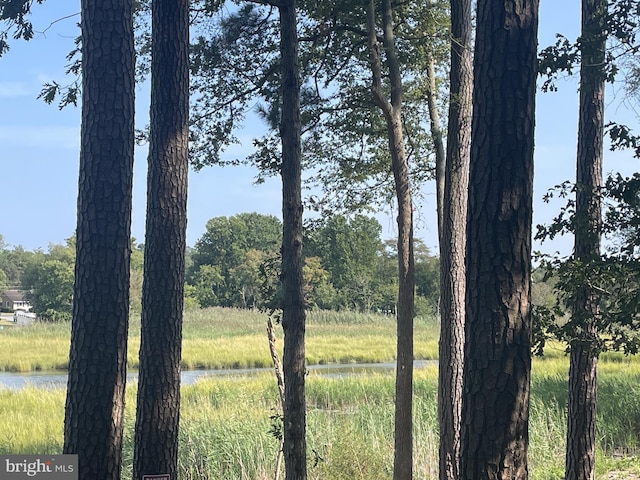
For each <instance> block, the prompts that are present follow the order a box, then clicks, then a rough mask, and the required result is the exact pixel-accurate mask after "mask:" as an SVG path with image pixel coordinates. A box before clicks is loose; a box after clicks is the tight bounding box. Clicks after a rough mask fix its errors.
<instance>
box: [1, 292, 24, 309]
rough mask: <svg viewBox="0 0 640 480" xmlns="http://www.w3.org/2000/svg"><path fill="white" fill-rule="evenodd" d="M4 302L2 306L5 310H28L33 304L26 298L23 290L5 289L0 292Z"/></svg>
mask: <svg viewBox="0 0 640 480" xmlns="http://www.w3.org/2000/svg"><path fill="white" fill-rule="evenodd" d="M0 299H1V301H2V303H1V304H0V307H1V308H2V310H4V311H16V310H23V311H25V312H28V311H29V310H31V304H30V303H29V302H28V301H27V299H26V298H25V294H24V292H23V291H21V290H5V291H4V292H2V293H0Z"/></svg>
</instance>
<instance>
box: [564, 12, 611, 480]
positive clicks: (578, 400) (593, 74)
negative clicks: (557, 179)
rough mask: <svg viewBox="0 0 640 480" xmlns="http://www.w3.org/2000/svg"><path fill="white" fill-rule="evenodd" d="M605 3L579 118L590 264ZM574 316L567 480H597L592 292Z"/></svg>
mask: <svg viewBox="0 0 640 480" xmlns="http://www.w3.org/2000/svg"><path fill="white" fill-rule="evenodd" d="M606 14H607V1H606V0H583V1H582V40H583V41H582V46H581V55H582V59H581V66H580V106H579V109H580V112H579V125H578V155H577V164H576V187H577V188H576V216H575V218H576V220H577V222H578V223H577V225H576V229H575V245H574V255H575V258H576V260H578V261H581V262H584V263H589V262H591V261H593V260H596V259H598V258H599V257H600V236H601V235H600V232H601V202H600V190H601V188H602V160H603V138H604V87H605V85H604V83H605V76H604V72H603V67H604V63H605V48H606V34H605V32H604V26H603V22H604V17H605V15H606ZM572 315H574V317H577V319H584V325H583V326H584V328H583V329H581V332H580V335H577V336H576V338H575V339H574V340H573V341H572V342H571V345H570V348H571V353H570V360H569V396H568V414H567V455H566V472H565V473H566V478H567V479H568V480H574V479H575V480H592V479H593V478H595V444H596V390H597V362H598V351H597V344H596V342H597V334H598V332H597V328H596V325H595V321H596V317H597V315H598V297H597V294H596V292H594V291H593V290H591V289H590V288H589V287H588V286H586V285H585V286H584V289H583V290H582V291H580V292H579V293H578V295H577V298H576V302H575V304H574V305H573V312H572Z"/></svg>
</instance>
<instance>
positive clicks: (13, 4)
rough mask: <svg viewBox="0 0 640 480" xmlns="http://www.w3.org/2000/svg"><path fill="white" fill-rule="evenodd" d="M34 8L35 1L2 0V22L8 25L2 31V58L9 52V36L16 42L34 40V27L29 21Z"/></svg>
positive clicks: (0, 34) (0, 43)
mask: <svg viewBox="0 0 640 480" xmlns="http://www.w3.org/2000/svg"><path fill="white" fill-rule="evenodd" d="M36 1H37V3H42V2H44V0H36ZM32 6H33V0H0V22H2V23H3V24H5V25H6V28H5V29H4V30H0V57H1V56H2V55H4V54H5V53H7V52H8V51H9V43H8V41H7V40H8V38H9V35H11V36H12V38H14V39H15V40H18V39H23V40H31V39H32V38H33V33H34V32H33V25H32V24H31V22H30V21H29V14H30V13H31V7H32Z"/></svg>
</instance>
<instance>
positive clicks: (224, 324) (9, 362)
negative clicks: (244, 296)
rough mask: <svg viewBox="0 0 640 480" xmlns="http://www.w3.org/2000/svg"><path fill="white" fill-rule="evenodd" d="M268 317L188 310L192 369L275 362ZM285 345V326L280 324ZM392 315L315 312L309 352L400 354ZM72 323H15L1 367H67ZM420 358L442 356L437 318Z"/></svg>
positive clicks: (186, 335)
mask: <svg viewBox="0 0 640 480" xmlns="http://www.w3.org/2000/svg"><path fill="white" fill-rule="evenodd" d="M266 320H267V315H266V314H265V313H261V312H258V311H254V310H239V309H231V308H209V309H204V310H192V311H187V312H185V317H184V328H183V344H182V366H183V368H184V369H228V368H255V367H267V366H270V365H271V357H270V355H269V347H268V344H267V336H266ZM277 334H278V336H279V337H280V341H279V344H280V350H281V349H282V341H281V337H282V330H281V329H280V328H277ZM395 334H396V322H395V318H394V317H392V316H386V315H378V314H365V313H357V312H310V313H309V315H308V322H307V338H306V353H307V362H308V363H309V364H312V365H315V364H328V363H376V362H388V361H392V360H394V359H395V358H396V353H395V352H396V340H395ZM69 341H70V324H69V323H64V324H35V325H32V326H29V327H18V326H11V327H5V328H3V329H2V330H0V342H1V343H2V345H3V347H4V348H2V349H0V371H10V372H28V371H35V370H66V369H67V367H68V356H69ZM128 342H129V343H128V350H127V352H128V353H127V362H128V367H129V368H130V369H137V368H138V351H139V348H140V320H139V319H138V318H133V319H132V320H131V322H130V328H129V341H128ZM414 348H415V357H416V358H417V359H435V358H437V356H438V342H437V324H436V322H435V321H434V320H433V319H416V342H415V347H414Z"/></svg>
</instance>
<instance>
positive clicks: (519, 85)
mask: <svg viewBox="0 0 640 480" xmlns="http://www.w3.org/2000/svg"><path fill="white" fill-rule="evenodd" d="M477 18H478V21H477V34H476V50H475V57H474V95H473V98H474V100H473V120H472V140H471V162H470V171H469V214H468V219H469V222H468V226H467V228H468V234H467V265H466V267H467V291H466V304H467V310H466V315H467V319H466V328H465V336H466V338H465V366H464V374H463V377H464V378H463V409H462V432H461V435H462V437H461V438H462V445H461V478H465V479H469V480H477V479H505V480H506V479H526V478H528V465H527V449H528V443H529V430H528V418H529V387H530V374H531V340H530V339H531V312H530V292H531V219H532V198H533V144H534V103H535V101H534V99H535V89H536V76H537V58H536V47H537V26H538V1H537V0H532V1H521V0H502V1H495V0H480V1H478V17H477Z"/></svg>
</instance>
